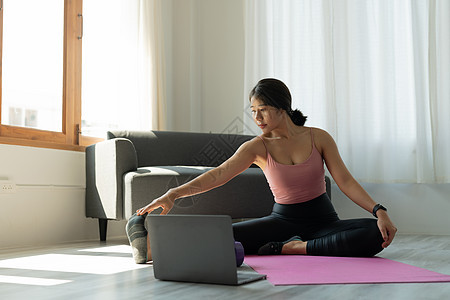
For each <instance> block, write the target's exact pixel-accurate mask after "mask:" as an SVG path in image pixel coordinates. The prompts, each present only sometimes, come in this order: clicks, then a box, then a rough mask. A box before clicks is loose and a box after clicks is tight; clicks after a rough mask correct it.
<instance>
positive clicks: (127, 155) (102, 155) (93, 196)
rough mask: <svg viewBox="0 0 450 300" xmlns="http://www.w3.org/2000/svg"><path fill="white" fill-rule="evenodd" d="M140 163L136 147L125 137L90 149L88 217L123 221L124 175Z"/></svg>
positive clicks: (88, 161)
mask: <svg viewBox="0 0 450 300" xmlns="http://www.w3.org/2000/svg"><path fill="white" fill-rule="evenodd" d="M137 164H138V162H137V154H136V150H135V148H134V145H133V143H132V142H131V141H130V140H128V139H125V138H116V139H111V140H107V141H103V142H100V143H97V144H94V145H91V146H88V147H87V148H86V217H92V218H99V219H114V220H121V219H123V175H124V174H125V173H127V172H130V171H134V170H136V169H137Z"/></svg>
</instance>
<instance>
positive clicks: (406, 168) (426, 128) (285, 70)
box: [244, 0, 450, 182]
mask: <svg viewBox="0 0 450 300" xmlns="http://www.w3.org/2000/svg"><path fill="white" fill-rule="evenodd" d="M449 15H450V1H447V0H429V1H426V0H424V1H413V0H396V1H390V0H384V1H382V0H364V1H350V0H292V1H287V0H285V1H269V0H264V1H261V0H256V1H255V0H247V1H246V5H245V26H246V35H245V42H246V44H245V45H246V51H245V91H247V92H248V91H250V90H251V88H252V87H253V86H254V85H255V84H256V82H257V81H258V80H259V79H261V78H264V77H275V78H278V79H281V80H283V81H284V82H285V83H286V84H287V85H288V87H289V88H290V90H291V93H292V96H293V106H294V107H295V108H299V109H300V110H302V111H303V113H304V114H305V115H307V116H308V121H307V124H306V125H307V126H308V125H309V126H315V127H320V128H323V129H325V130H327V131H328V132H329V133H330V134H331V135H332V136H333V137H334V138H335V140H336V142H337V144H338V147H339V150H340V153H341V156H342V157H343V159H344V161H345V162H346V164H347V166H348V167H349V169H350V171H351V172H352V174H353V175H354V176H355V177H356V178H357V179H358V180H361V181H363V182H450V151H449V149H450V120H449V118H450V59H449V57H450V55H449V53H450V43H449V41H450V21H449V17H448V16H449ZM246 99H247V98H246ZM245 107H248V100H246V102H245ZM244 119H245V122H246V124H247V125H248V126H253V125H252V120H251V118H250V117H249V115H248V114H245V116H244ZM253 128H254V127H253ZM255 131H256V130H255Z"/></svg>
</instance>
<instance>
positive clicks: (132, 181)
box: [124, 166, 274, 219]
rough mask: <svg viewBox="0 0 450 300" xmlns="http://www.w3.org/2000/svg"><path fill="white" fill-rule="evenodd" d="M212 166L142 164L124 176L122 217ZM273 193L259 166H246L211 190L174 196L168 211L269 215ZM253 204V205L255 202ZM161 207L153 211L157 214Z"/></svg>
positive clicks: (233, 216)
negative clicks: (144, 165) (230, 178)
mask: <svg viewBox="0 0 450 300" xmlns="http://www.w3.org/2000/svg"><path fill="white" fill-rule="evenodd" d="M210 169H212V167H202V166H157V167H142V168H138V170H137V171H134V172H129V173H127V174H125V176H124V211H125V218H129V217H130V216H131V214H132V213H133V212H134V211H136V210H137V209H138V208H141V207H143V206H145V205H147V204H148V203H150V202H151V201H152V200H153V199H155V198H158V197H160V196H161V195H163V194H164V193H165V192H166V191H167V190H168V189H170V188H173V187H176V186H179V185H181V184H183V183H185V182H188V181H190V180H192V179H194V178H195V177H197V176H199V175H201V174H203V173H205V172H207V171H208V170H210ZM273 203H274V201H273V196H272V193H271V192H270V188H269V185H268V183H267V180H266V178H265V176H264V174H263V172H262V171H261V170H260V169H259V168H249V169H247V170H245V171H244V172H243V173H241V174H239V175H237V176H236V177H235V178H233V179H232V180H230V181H229V182H227V183H226V184H225V185H223V186H221V187H218V188H216V189H213V190H211V191H208V192H205V193H202V194H198V195H195V196H190V197H186V198H181V199H178V200H177V201H176V202H175V205H174V207H173V209H172V210H171V211H170V213H171V214H220V215H230V216H231V217H232V218H235V219H238V218H256V217H262V216H265V215H268V214H270V212H271V210H272V206H273ZM255 204H257V205H255ZM160 212H161V209H158V210H156V211H155V213H160Z"/></svg>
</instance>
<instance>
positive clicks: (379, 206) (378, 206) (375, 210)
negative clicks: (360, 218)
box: [372, 203, 387, 219]
mask: <svg viewBox="0 0 450 300" xmlns="http://www.w3.org/2000/svg"><path fill="white" fill-rule="evenodd" d="M379 209H381V210H384V211H387V208H386V207H384V206H383V205H381V204H380V203H378V204H377V205H375V206H374V207H373V210H372V215H373V216H374V217H375V218H377V219H378V217H377V211H378V210H379Z"/></svg>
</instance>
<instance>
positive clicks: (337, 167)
mask: <svg viewBox="0 0 450 300" xmlns="http://www.w3.org/2000/svg"><path fill="white" fill-rule="evenodd" d="M315 136H318V137H319V144H320V148H321V151H322V155H323V158H324V160H325V164H326V166H327V168H328V171H330V174H331V176H332V177H333V179H334V181H335V182H336V184H337V185H338V187H339V189H340V190H341V191H342V192H343V193H344V194H345V195H346V196H347V197H349V198H350V199H351V200H352V201H353V202H355V203H356V204H358V205H359V206H361V207H362V208H363V209H365V210H367V211H368V212H370V213H372V210H373V208H374V206H375V205H376V202H375V201H374V200H373V199H372V198H371V197H370V195H369V194H368V193H367V192H366V191H365V190H364V189H363V188H362V186H361V185H360V184H359V183H358V182H357V181H356V180H355V179H354V178H353V176H352V175H351V174H350V172H349V171H348V169H347V167H346V166H345V164H344V162H343V160H342V158H341V156H340V154H339V151H338V148H337V146H336V143H335V142H334V140H333V138H332V137H331V136H330V135H329V134H328V133H327V132H325V131H323V130H320V131H318V134H317V135H315ZM377 217H378V228H379V229H380V232H381V235H382V236H383V239H384V243H383V245H382V246H383V247H384V248H386V247H387V246H389V244H390V243H391V242H392V240H393V239H394V236H395V233H396V232H397V228H396V227H395V226H394V224H393V223H392V221H391V220H390V218H389V216H388V214H387V213H386V211H384V210H378V211H377Z"/></svg>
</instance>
